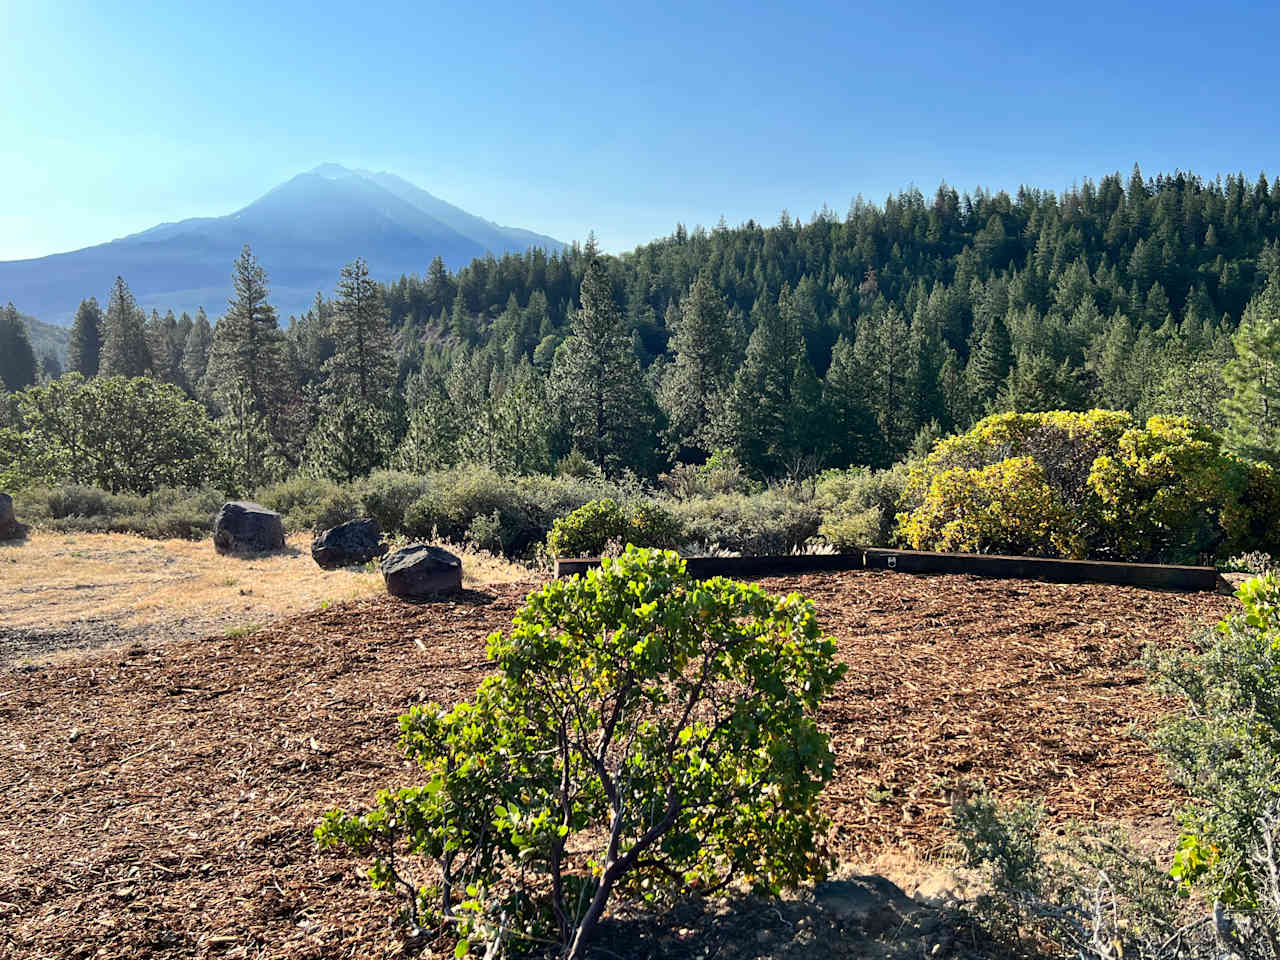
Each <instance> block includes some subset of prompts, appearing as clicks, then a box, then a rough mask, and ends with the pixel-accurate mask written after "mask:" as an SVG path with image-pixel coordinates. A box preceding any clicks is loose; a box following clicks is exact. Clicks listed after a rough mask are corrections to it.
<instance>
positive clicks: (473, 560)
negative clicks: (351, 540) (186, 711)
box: [0, 531, 530, 646]
mask: <svg viewBox="0 0 1280 960" xmlns="http://www.w3.org/2000/svg"><path fill="white" fill-rule="evenodd" d="M310 547H311V542H310V537H309V536H308V535H306V534H295V535H293V536H290V537H289V539H288V541H287V545H286V549H285V550H283V551H281V552H279V553H273V554H265V555H259V556H250V557H232V556H223V555H220V554H218V553H216V552H215V551H214V549H213V545H212V543H211V542H210V541H208V540H202V541H192V540H147V539H144V538H142V537H137V536H131V535H128V534H114V533H110V534H108V533H78V534H63V533H47V532H42V531H34V532H33V533H32V534H31V536H30V538H29V539H27V540H25V541H16V542H11V543H0V633H3V632H4V631H6V630H7V631H12V632H26V631H39V632H41V633H49V634H53V633H58V632H60V631H68V632H71V631H74V630H76V629H78V628H83V627H84V625H86V624H94V625H102V624H104V623H105V624H110V625H111V626H112V627H113V628H114V629H113V630H111V631H108V635H107V636H108V642H110V640H111V639H117V640H118V639H124V638H126V637H127V636H130V635H132V636H139V635H150V636H151V637H153V638H154V639H156V640H164V639H172V638H175V637H177V636H207V635H213V634H225V633H228V632H230V631H237V630H245V629H247V628H250V627H260V626H264V625H266V624H268V623H271V622H273V621H276V620H279V619H280V618H282V617H287V616H291V615H294V614H298V613H303V612H306V611H308V610H316V609H320V608H322V607H327V606H330V605H333V604H337V603H339V602H342V601H346V600H353V599H357V598H360V597H365V596H370V595H373V594H376V593H380V592H381V591H382V590H383V583H382V577H381V575H379V574H378V573H377V572H376V570H373V569H364V570H356V569H342V570H322V569H320V568H319V567H318V566H316V564H315V562H314V561H313V560H312V559H311V552H310ZM454 549H456V548H454ZM462 559H463V570H464V577H463V581H464V585H465V586H466V587H469V588H472V589H478V588H482V587H484V586H487V585H490V584H498V583H513V582H518V581H520V580H526V579H529V577H530V572H529V571H528V570H526V569H525V568H523V567H520V566H517V565H514V564H511V563H508V562H507V561H505V560H503V559H502V558H500V557H498V558H495V557H493V556H490V555H489V554H483V553H480V554H477V553H468V552H463V554H462ZM76 645H77V646H79V645H82V644H76Z"/></svg>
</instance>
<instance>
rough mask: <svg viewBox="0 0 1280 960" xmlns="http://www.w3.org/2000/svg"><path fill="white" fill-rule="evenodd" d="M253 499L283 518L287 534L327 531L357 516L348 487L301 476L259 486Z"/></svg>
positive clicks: (353, 498) (358, 510)
mask: <svg viewBox="0 0 1280 960" xmlns="http://www.w3.org/2000/svg"><path fill="white" fill-rule="evenodd" d="M254 499H255V500H256V501H257V502H258V503H260V504H262V505H263V506H264V507H266V508H267V509H268V510H274V511H276V512H277V513H279V514H280V515H281V516H283V517H284V525H285V529H286V530H287V531H289V532H290V533H303V532H313V533H314V532H318V531H320V530H327V529H328V528H329V527H336V526H337V525H338V524H340V523H346V522H347V521H348V520H354V519H355V518H356V517H358V516H360V504H359V502H358V501H357V499H356V496H355V494H354V493H353V492H352V490H351V489H350V488H349V487H344V486H342V485H340V484H337V483H334V482H333V481H331V480H321V479H319V478H317V477H308V476H305V475H303V474H298V475H297V476H294V477H292V478H291V479H289V480H282V481H280V482H279V483H273V484H270V485H269V486H265V487H260V488H259V489H258V491H257V492H256V493H255V494H254Z"/></svg>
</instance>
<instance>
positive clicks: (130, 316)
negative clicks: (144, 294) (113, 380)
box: [98, 277, 151, 377]
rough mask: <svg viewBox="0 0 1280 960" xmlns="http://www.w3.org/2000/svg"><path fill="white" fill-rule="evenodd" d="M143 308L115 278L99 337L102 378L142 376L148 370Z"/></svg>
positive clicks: (125, 284)
mask: <svg viewBox="0 0 1280 960" xmlns="http://www.w3.org/2000/svg"><path fill="white" fill-rule="evenodd" d="M144 324H145V320H144V318H143V313H142V309H141V308H140V307H139V306H138V301H137V300H135V299H134V298H133V293H132V292H131V291H130V290H129V285H128V284H127V283H125V282H124V278H123V277H116V282H115V286H113V287H112V288H111V295H110V297H109V298H108V299H107V316H106V320H105V321H104V323H103V327H104V328H105V332H104V336H103V339H102V361H101V363H100V364H99V368H98V372H99V373H101V374H102V375H103V376H104V377H141V376H144V375H145V374H147V373H149V372H150V371H151V350H150V348H149V347H148V346H147V334H146V329H145V326H144Z"/></svg>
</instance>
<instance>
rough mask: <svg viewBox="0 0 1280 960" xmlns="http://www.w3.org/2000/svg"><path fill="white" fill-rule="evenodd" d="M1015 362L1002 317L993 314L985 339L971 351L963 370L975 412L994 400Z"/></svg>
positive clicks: (984, 335) (983, 408)
mask: <svg viewBox="0 0 1280 960" xmlns="http://www.w3.org/2000/svg"><path fill="white" fill-rule="evenodd" d="M1012 364H1013V354H1012V350H1011V348H1010V343H1009V330H1008V328H1007V327H1006V326H1005V324H1004V320H1002V319H1001V318H1000V317H999V316H995V317H992V318H991V322H990V323H989V324H988V325H987V329H986V330H985V331H984V332H983V334H982V339H981V340H979V341H978V345H977V347H976V348H975V349H974V350H973V351H972V352H971V353H970V354H969V363H968V366H966V367H965V371H964V378H965V385H966V387H967V388H968V391H969V402H970V410H971V411H972V412H973V413H974V414H981V413H982V412H983V411H985V410H986V409H987V408H988V407H989V406H990V405H991V404H992V403H993V402H994V401H995V398H996V394H997V393H998V392H999V391H1000V386H1001V384H1003V383H1004V381H1005V379H1006V378H1007V377H1008V376H1009V368H1010V367H1011V366H1012Z"/></svg>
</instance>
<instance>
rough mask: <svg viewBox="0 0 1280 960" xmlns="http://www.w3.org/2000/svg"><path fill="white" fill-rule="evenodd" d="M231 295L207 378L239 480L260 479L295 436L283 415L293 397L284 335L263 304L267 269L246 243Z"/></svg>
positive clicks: (270, 473)
mask: <svg viewBox="0 0 1280 960" xmlns="http://www.w3.org/2000/svg"><path fill="white" fill-rule="evenodd" d="M232 282H233V285H234V292H235V295H234V296H233V297H232V298H231V299H230V300H229V301H228V302H227V312H226V313H225V314H224V315H223V316H222V319H221V320H219V321H218V325H217V326H216V327H215V328H214V331H213V344H212V347H211V349H210V356H209V367H208V370H207V371H206V374H205V376H206V378H207V379H208V381H209V384H210V387H211V394H212V396H213V398H214V400H215V401H216V404H217V406H218V407H219V408H220V409H221V410H223V411H224V412H225V417H224V420H225V426H226V428H227V429H228V430H230V432H231V433H232V435H233V436H234V437H235V438H236V447H235V449H236V450H237V451H239V457H238V459H237V460H236V461H235V462H234V463H233V469H235V471H236V472H237V475H238V476H237V479H238V480H239V481H240V482H241V483H242V484H244V485H245V486H256V485H258V484H260V483H264V482H266V481H267V480H269V479H271V478H272V477H274V476H276V475H278V473H279V472H280V464H281V461H282V460H283V459H284V458H285V455H286V453H287V450H288V448H289V445H290V444H294V445H295V446H296V443H297V440H298V437H297V436H296V434H295V431H294V430H293V429H292V427H293V425H292V424H290V423H289V422H288V421H287V419H286V417H285V412H286V411H285V407H286V405H287V404H288V403H289V402H290V400H291V399H292V396H293V386H292V382H291V381H292V377H291V370H290V366H289V363H288V357H287V353H286V349H285V340H284V334H283V333H282V332H281V330H280V327H279V324H278V322H277V320H276V311H275V308H274V307H273V306H271V304H270V303H268V302H267V297H268V296H269V290H268V288H267V273H266V271H265V270H264V269H263V268H262V266H261V265H260V264H259V263H258V261H257V260H256V259H255V258H254V256H253V252H252V251H251V250H250V249H249V246H248V245H247V244H246V245H245V247H244V249H243V250H242V251H241V253H240V256H239V257H238V258H237V259H236V262H235V267H234V273H233V275H232Z"/></svg>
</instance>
